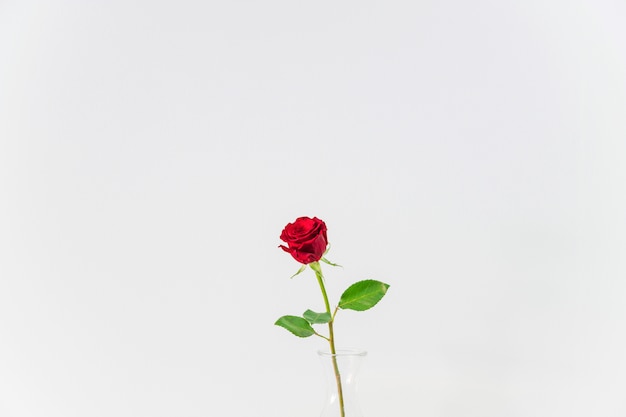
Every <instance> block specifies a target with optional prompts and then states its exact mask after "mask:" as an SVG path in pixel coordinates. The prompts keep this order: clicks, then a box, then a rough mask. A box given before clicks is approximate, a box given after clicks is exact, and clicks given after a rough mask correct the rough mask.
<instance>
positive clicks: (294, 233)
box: [279, 217, 328, 265]
mask: <svg viewBox="0 0 626 417" xmlns="http://www.w3.org/2000/svg"><path fill="white" fill-rule="evenodd" d="M280 240H282V241H284V242H285V243H287V246H284V245H280V246H279V247H280V248H282V249H283V250H284V251H285V252H288V253H290V254H291V256H293V258H294V259H295V260H296V261H298V262H300V263H302V264H305V265H306V264H310V263H311V262H317V261H319V260H320V259H322V255H324V252H325V251H326V247H327V246H328V237H327V236H326V223H324V222H323V221H322V220H320V219H318V218H317V217H313V218H310V217H298V218H297V219H296V221H295V222H293V223H289V224H288V225H287V226H285V228H284V229H283V232H282V233H281V234H280Z"/></svg>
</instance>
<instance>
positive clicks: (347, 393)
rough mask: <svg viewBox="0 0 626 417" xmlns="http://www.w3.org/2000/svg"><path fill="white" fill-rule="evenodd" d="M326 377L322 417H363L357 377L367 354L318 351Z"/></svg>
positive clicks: (349, 350) (344, 351)
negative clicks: (358, 396) (358, 397)
mask: <svg viewBox="0 0 626 417" xmlns="http://www.w3.org/2000/svg"><path fill="white" fill-rule="evenodd" d="M318 355H319V357H320V359H321V361H322V366H323V368H324V375H325V377H326V388H327V392H326V400H325V402H324V408H323V409H322V414H321V417H363V413H362V412H361V408H360V406H359V402H358V399H357V397H356V393H357V376H358V372H359V369H360V367H361V364H362V362H363V360H364V359H365V356H366V355H367V352H366V351H364V350H357V349H337V351H336V353H335V354H332V353H330V352H328V351H321V350H320V351H318Z"/></svg>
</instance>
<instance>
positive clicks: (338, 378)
mask: <svg viewBox="0 0 626 417" xmlns="http://www.w3.org/2000/svg"><path fill="white" fill-rule="evenodd" d="M309 266H310V267H311V269H312V270H313V271H315V276H316V277H317V283H318V284H319V286H320V290H322V296H323V297H324V306H325V307H326V312H327V313H328V314H331V311H330V303H329V302H328V294H326V287H325V286H324V276H323V275H322V268H321V266H320V264H319V262H312V263H310V264H309ZM335 314H337V309H335V311H334V312H333V313H332V316H331V320H330V321H329V322H328V335H329V337H328V343H329V344H330V353H331V358H332V362H333V370H334V371H335V380H336V381H337V394H338V396H339V410H340V412H341V417H345V416H346V412H345V409H344V404H343V389H342V386H341V374H340V373H339V367H338V366H337V350H336V349H335V332H334V329H333V322H334V321H335Z"/></svg>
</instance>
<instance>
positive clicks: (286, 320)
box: [274, 316, 315, 337]
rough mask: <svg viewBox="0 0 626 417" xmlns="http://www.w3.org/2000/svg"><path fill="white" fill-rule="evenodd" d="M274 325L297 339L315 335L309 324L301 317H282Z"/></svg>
mask: <svg viewBox="0 0 626 417" xmlns="http://www.w3.org/2000/svg"><path fill="white" fill-rule="evenodd" d="M274 324H275V325H277V326H280V327H283V328H285V329H287V330H289V331H290V332H291V333H293V334H295V335H296V336H298V337H309V336H312V335H314V334H315V330H313V328H312V327H311V325H310V324H309V322H308V321H306V320H305V319H303V318H302V317H297V316H282V317H281V318H279V319H278V320H276V323H274Z"/></svg>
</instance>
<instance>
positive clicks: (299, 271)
mask: <svg viewBox="0 0 626 417" xmlns="http://www.w3.org/2000/svg"><path fill="white" fill-rule="evenodd" d="M305 269H306V265H302V266H301V267H300V269H298V272H296V273H295V274H293V275H292V276H290V277H289V279H291V278H293V277H295V276H296V275H298V274H300V273H302V271H304V270H305Z"/></svg>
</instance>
